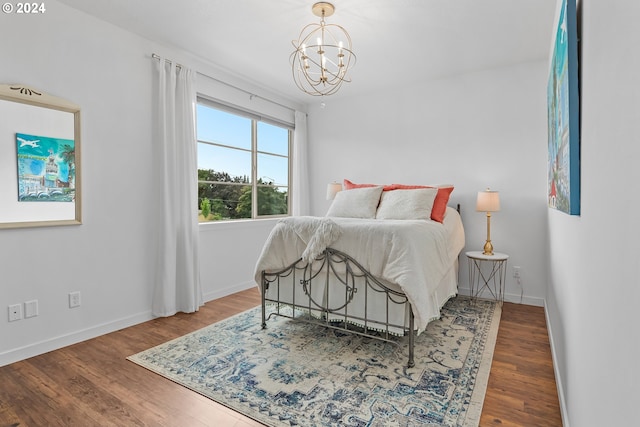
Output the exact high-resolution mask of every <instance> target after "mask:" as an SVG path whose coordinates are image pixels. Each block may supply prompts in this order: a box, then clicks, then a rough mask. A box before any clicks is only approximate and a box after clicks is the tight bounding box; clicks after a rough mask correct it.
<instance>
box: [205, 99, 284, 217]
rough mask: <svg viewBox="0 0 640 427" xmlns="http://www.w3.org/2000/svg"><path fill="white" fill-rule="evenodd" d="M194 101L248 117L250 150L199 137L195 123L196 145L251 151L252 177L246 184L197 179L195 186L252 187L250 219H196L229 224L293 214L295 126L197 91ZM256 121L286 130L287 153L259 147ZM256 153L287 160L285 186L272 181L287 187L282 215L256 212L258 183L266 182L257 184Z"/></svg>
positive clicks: (280, 186) (279, 186) (263, 185)
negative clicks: (285, 207) (285, 203)
mask: <svg viewBox="0 0 640 427" xmlns="http://www.w3.org/2000/svg"><path fill="white" fill-rule="evenodd" d="M196 102H197V105H202V106H204V107H207V108H213V109H216V110H219V111H223V112H225V113H228V114H233V115H236V116H240V117H244V118H247V119H249V120H251V149H246V148H242V147H234V146H230V145H226V144H223V143H216V142H211V141H203V140H200V139H199V138H198V132H197V126H196V143H197V144H198V146H199V145H200V144H207V145H212V146H215V147H220V148H224V149H231V150H238V151H242V152H250V153H251V180H250V182H249V183H248V184H242V183H234V182H218V181H200V179H198V181H197V185H198V186H200V184H203V183H204V184H218V185H239V186H246V185H249V186H250V187H251V218H235V219H224V220H217V221H215V220H214V221H203V222H199V224H219V223H228V222H233V221H255V220H261V219H270V218H283V217H287V216H291V215H292V212H291V209H292V200H291V199H292V191H291V190H292V187H293V182H292V181H293V180H292V178H293V136H294V129H295V128H294V125H293V124H290V123H286V122H283V121H282V120H278V119H274V118H270V117H267V116H261V115H258V114H256V113H253V112H251V111H248V110H245V109H243V108H240V107H236V106H232V105H229V104H226V103H222V102H220V101H217V100H213V99H211V98H208V97H205V96H202V95H200V94H199V95H198V96H197V100H196ZM197 120H198V114H197V112H196V123H197ZM259 122H262V123H266V124H269V125H271V126H277V127H280V128H283V129H285V130H286V131H287V155H286V156H285V155H282V154H278V153H273V152H269V151H262V150H258V136H259V135H258V123H259ZM259 154H265V155H270V156H277V157H281V158H286V159H287V185H286V186H284V185H276V183H274V186H275V187H277V188H286V191H287V193H286V199H287V212H286V213H284V214H268V215H260V214H259V213H258V188H260V187H261V186H262V187H265V186H267V185H265V184H262V185H260V184H259V183H258V176H257V175H258V155H259ZM198 170H200V167H199V163H198ZM220 172H223V171H220Z"/></svg>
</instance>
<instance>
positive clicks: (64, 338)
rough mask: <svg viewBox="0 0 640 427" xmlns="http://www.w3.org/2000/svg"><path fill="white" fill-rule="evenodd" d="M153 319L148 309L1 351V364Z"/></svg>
mask: <svg viewBox="0 0 640 427" xmlns="http://www.w3.org/2000/svg"><path fill="white" fill-rule="evenodd" d="M151 319H153V316H152V315H151V311H147V312H144V313H139V314H135V315H132V316H127V317H123V318H122V319H118V320H114V321H112V322H107V323H103V324H101V325H97V326H92V327H90V328H87V329H82V330H80V331H74V332H71V333H69V334H65V335H61V336H58V337H54V338H50V339H46V340H44V341H40V342H37V343H33V344H29V345H26V346H24V347H20V348H15V349H11V350H8V351H5V352H4V353H0V366H5V365H8V364H10V363H15V362H18V361H20V360H24V359H28V358H30V357H34V356H38V355H40V354H44V353H47V352H49V351H53V350H58V349H60V348H63V347H66V346H69V345H72V344H77V343H79V342H82V341H86V340H89V339H91V338H95V337H98V336H100V335H104V334H108V333H110V332H114V331H117V330H119V329H123V328H128V327H129V326H133V325H137V324H139V323H142V322H146V321H147V320H151Z"/></svg>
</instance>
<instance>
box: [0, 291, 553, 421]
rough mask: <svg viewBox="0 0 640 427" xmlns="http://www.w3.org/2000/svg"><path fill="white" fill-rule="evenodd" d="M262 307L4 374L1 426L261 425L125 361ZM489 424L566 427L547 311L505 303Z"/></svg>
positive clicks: (217, 314) (76, 350) (222, 305)
mask: <svg viewBox="0 0 640 427" xmlns="http://www.w3.org/2000/svg"><path fill="white" fill-rule="evenodd" d="M259 303H260V296H259V293H258V291H257V288H256V289H250V290H247V291H243V292H239V293H237V294H234V295H230V296H228V297H225V298H221V299H219V300H216V301H211V302H208V303H207V304H206V305H205V306H204V307H202V308H201V310H200V311H199V312H198V313H195V314H177V315H175V316H173V317H170V318H161V319H154V320H151V321H149V322H146V323H143V324H140V325H136V326H133V327H130V328H127V329H123V330H120V331H116V332H113V333H110V334H107V335H103V336H101V337H98V338H95V339H92V340H89V341H85V342H83V343H79V344H75V345H72V346H69V347H65V348H63V349H60V350H56V351H53V352H50V353H47V354H43V355H40V356H36V357H33V358H31V359H27V360H24V361H21V362H17V363H14V364H11V365H7V366H4V367H0V427H4V426H20V427H27V426H30V427H36V426H37V427H39V426H65V427H66V426H82V427H91V426H101V427H102V426H119V427H122V426H168V427H169V426H170V427H173V426H216V427H250V426H260V425H261V424H260V423H257V422H256V421H253V420H251V419H249V418H246V417H244V416H242V415H240V414H238V413H236V412H234V411H232V410H230V409H228V408H226V407H224V406H222V405H219V404H217V403H215V402H213V401H211V400H209V399H207V398H205V397H202V396H201V395H199V394H197V393H195V392H193V391H191V390H188V389H186V388H184V387H182V386H179V385H177V384H175V383H173V382H171V381H169V380H167V379H165V378H163V377H161V376H159V375H156V374H154V373H152V372H149V371H147V370H146V369H144V368H141V367H140V366H137V365H135V364H133V363H131V362H129V361H127V360H125V358H126V357H127V356H129V355H131V354H134V353H137V352H140V351H142V350H145V349H147V348H149V347H152V346H155V345H158V344H161V343H163V342H166V341H168V340H170V339H173V338H177V337H179V336H181V335H184V334H186V333H188V332H191V331H193V330H196V329H199V328H202V327H204V326H207V325H209V324H211V323H214V322H217V321H219V320H222V319H224V318H227V317H229V316H232V315H233V314H236V313H239V312H241V311H244V310H246V309H249V308H251V307H255V306H256V305H259ZM480 425H481V426H496V425H500V426H561V425H562V422H561V418H560V409H559V405H558V396H557V392H556V385H555V380H554V373H553V366H552V361H551V352H550V348H549V340H548V338H547V328H546V324H545V317H544V310H543V309H542V308H540V307H531V306H523V305H517V304H509V303H505V304H504V307H503V312H502V319H501V322H500V330H499V332H498V340H497V344H496V349H495V354H494V360H493V364H492V367H491V374H490V377H489V385H488V389H487V396H486V399H485V403H484V407H483V411H482V419H481V421H480Z"/></svg>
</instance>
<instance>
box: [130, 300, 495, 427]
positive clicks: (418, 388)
mask: <svg viewBox="0 0 640 427" xmlns="http://www.w3.org/2000/svg"><path fill="white" fill-rule="evenodd" d="M260 322H261V320H260V308H259V307H257V308H254V309H251V310H248V311H246V312H244V313H241V314H238V315H236V316H234V317H232V318H229V319H226V320H224V321H222V322H219V323H215V324H213V325H210V326H208V327H206V328H203V329H200V330H198V331H196V332H193V333H191V334H189V335H185V336H183V337H180V338H178V339H175V340H173V341H170V342H168V343H165V344H162V345H159V346H157V347H154V348H152V349H149V350H146V351H143V352H141V353H138V354H136V355H133V356H130V357H129V358H128V359H129V360H131V361H133V362H135V363H137V364H139V365H141V366H144V367H145V368H147V369H149V370H151V371H153V372H156V373H158V374H160V375H162V376H164V377H166V378H169V379H171V380H172V381H175V382H176V383H178V384H181V385H183V386H185V387H188V388H190V389H192V390H194V391H196V392H198V393H201V394H203V395H204V396H207V397H209V398H210V399H213V400H215V401H216V402H219V403H221V404H223V405H226V406H228V407H229V408H231V409H233V410H235V411H238V412H240V413H242V414H244V415H246V416H248V417H251V418H253V419H255V420H257V421H259V422H261V423H263V424H266V425H269V426H464V427H469V426H477V425H478V423H479V420H480V413H481V411H482V403H483V401H484V395H485V392H486V385H487V380H488V377H489V371H490V368H491V359H492V357H493V348H494V346H495V339H496V335H497V332H498V324H499V322H500V306H499V305H498V304H496V303H495V302H493V301H486V300H477V301H474V302H470V301H469V299H468V298H467V297H464V296H458V297H455V298H453V299H451V300H450V301H449V302H447V304H446V305H445V306H444V307H443V309H442V318H441V319H440V320H435V321H433V322H431V323H430V324H429V326H428V328H427V330H426V331H425V332H423V333H422V334H420V335H419V336H418V337H417V338H416V343H415V353H416V354H415V362H416V365H415V367H414V368H407V366H406V365H407V357H408V348H407V345H406V343H404V340H406V338H399V340H401V341H402V342H401V344H402V345H401V346H396V345H393V344H390V343H385V342H381V341H378V340H374V339H370V338H363V337H360V336H356V335H353V334H346V333H344V332H340V331H336V330H332V329H329V328H324V327H322V326H317V325H310V324H308V323H303V322H295V321H292V320H289V319H285V318H282V317H277V316H274V317H273V318H272V319H270V320H269V321H268V323H267V328H266V329H264V330H263V329H261V327H260Z"/></svg>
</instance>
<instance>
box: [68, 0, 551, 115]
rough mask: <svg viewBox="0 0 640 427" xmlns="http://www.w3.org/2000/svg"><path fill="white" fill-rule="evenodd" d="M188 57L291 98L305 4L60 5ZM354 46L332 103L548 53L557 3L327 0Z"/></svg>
mask: <svg viewBox="0 0 640 427" xmlns="http://www.w3.org/2000/svg"><path fill="white" fill-rule="evenodd" d="M60 1H61V2H62V3H65V4H67V5H69V6H72V7H74V8H76V9H79V10H82V11H84V12H86V13H88V14H91V15H94V16H96V17H98V18H101V19H103V20H105V21H108V22H111V23H113V24H115V25H117V26H119V27H122V28H125V29H127V30H129V31H132V32H134V33H137V34H139V35H141V36H143V37H146V38H148V39H151V40H153V41H156V42H158V43H160V44H165V45H167V46H170V47H175V48H179V49H182V50H185V51H188V52H190V53H191V54H194V55H196V56H198V57H201V58H203V59H205V60H206V61H208V62H212V63H214V64H217V65H218V66H220V68H222V69H224V70H227V71H231V72H233V73H234V74H236V75H238V76H240V77H243V78H245V79H247V80H250V81H252V82H256V83H258V84H260V85H261V86H264V87H266V88H269V89H271V90H273V91H275V92H277V93H280V94H282V95H284V96H286V97H289V98H291V99H294V100H297V101H301V102H309V101H312V100H314V99H317V97H311V96H310V95H306V94H304V93H302V92H301V91H299V90H298V89H297V88H296V86H295V84H294V82H293V80H292V77H291V66H290V65H289V55H290V53H291V52H292V51H293V47H292V45H291V41H292V40H293V39H296V38H297V37H298V35H299V34H300V30H301V29H302V27H303V26H304V25H306V24H309V23H311V22H318V21H319V18H317V17H316V16H315V15H313V14H312V12H311V5H312V4H313V3H314V0H306V1H302V0H60ZM333 4H334V5H335V8H336V11H335V14H334V15H333V16H331V17H329V18H327V19H326V21H327V23H334V24H339V25H342V26H343V27H345V28H346V29H347V31H348V32H349V34H350V35H351V38H352V40H353V50H354V52H355V53H356V56H357V63H356V65H355V67H354V68H353V69H352V70H351V76H352V80H353V81H352V82H351V83H349V84H345V85H344V86H343V87H342V88H341V89H340V91H339V92H338V93H337V94H336V95H332V96H333V97H340V96H347V95H353V94H358V93H371V92H374V91H376V90H377V89H381V88H392V87H394V86H396V85H403V86H404V85H406V84H407V83H413V82H419V81H424V80H428V79H435V78H440V77H443V76H446V75H451V74H461V73H466V72H470V71H477V70H484V69H491V68H495V67H501V66H506V65H510V64H516V63H521V62H528V61H535V60H544V59H546V58H547V57H548V54H549V48H550V43H551V34H552V26H553V20H554V15H555V9H556V0H334V1H333Z"/></svg>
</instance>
